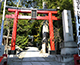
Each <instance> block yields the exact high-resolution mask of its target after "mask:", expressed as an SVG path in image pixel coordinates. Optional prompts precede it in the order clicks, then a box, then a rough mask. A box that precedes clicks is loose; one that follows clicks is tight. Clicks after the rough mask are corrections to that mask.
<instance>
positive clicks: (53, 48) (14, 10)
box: [6, 8, 59, 51]
mask: <svg viewBox="0 0 80 65" xmlns="http://www.w3.org/2000/svg"><path fill="white" fill-rule="evenodd" d="M8 11H10V12H15V14H12V15H6V18H14V23H13V32H12V40H11V51H14V50H15V43H16V32H17V23H18V19H32V18H31V16H22V15H19V13H31V12H32V11H31V10H20V9H13V8H9V9H8ZM37 14H48V16H37V17H36V18H35V19H36V20H49V33H50V46H51V50H52V51H55V43H54V31H53V20H59V19H58V18H57V17H55V16H52V14H57V11H50V10H37Z"/></svg>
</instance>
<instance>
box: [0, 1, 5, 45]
mask: <svg viewBox="0 0 80 65" xmlns="http://www.w3.org/2000/svg"><path fill="white" fill-rule="evenodd" d="M5 7H6V0H5V1H4V9H3V18H2V25H1V35H0V45H2V38H3V29H4V18H5Z"/></svg>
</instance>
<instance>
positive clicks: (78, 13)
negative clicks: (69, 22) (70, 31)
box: [73, 0, 80, 56]
mask: <svg viewBox="0 0 80 65" xmlns="http://www.w3.org/2000/svg"><path fill="white" fill-rule="evenodd" d="M73 6H74V14H75V21H76V30H77V44H78V55H79V56H80V0H73Z"/></svg>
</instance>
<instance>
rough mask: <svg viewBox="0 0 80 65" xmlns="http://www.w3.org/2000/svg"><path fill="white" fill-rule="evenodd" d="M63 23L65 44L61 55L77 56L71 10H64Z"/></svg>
mask: <svg viewBox="0 0 80 65" xmlns="http://www.w3.org/2000/svg"><path fill="white" fill-rule="evenodd" d="M62 21H63V33H64V42H63V43H61V54H75V53H77V44H76V43H75V42H74V39H73V28H72V20H71V11H70V10H63V12H62Z"/></svg>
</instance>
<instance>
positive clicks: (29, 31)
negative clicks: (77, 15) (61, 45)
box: [0, 0, 76, 48]
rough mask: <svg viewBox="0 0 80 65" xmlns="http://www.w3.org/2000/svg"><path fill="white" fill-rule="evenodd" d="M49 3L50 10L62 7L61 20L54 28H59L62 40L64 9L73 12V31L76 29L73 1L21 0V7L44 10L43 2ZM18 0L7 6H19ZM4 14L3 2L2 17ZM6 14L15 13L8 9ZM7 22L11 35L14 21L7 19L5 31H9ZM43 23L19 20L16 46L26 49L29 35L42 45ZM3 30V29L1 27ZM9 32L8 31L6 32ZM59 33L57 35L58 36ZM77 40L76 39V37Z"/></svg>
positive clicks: (59, 13) (55, 23)
mask: <svg viewBox="0 0 80 65" xmlns="http://www.w3.org/2000/svg"><path fill="white" fill-rule="evenodd" d="M44 1H45V2H47V8H48V9H57V7H60V9H59V10H58V16H57V17H58V18H60V19H61V20H60V21H54V22H53V23H54V26H55V28H57V31H58V32H59V33H60V36H61V38H63V33H62V32H63V30H62V29H63V28H62V14H61V13H62V11H63V10H64V9H67V10H71V13H72V23H73V29H75V27H76V26H75V22H74V15H73V14H74V13H73V2H72V0H33V1H27V0H21V1H20V4H19V7H28V8H29V5H30V7H33V8H39V9H42V8H43V7H42V3H43V2H44ZM33 2H34V3H36V5H35V6H32V3H33ZM16 3H17V2H16V0H8V1H7V5H8V6H17V5H16ZM2 13H3V2H2V7H1V13H0V15H2ZM6 14H14V13H13V12H8V10H7V9H6ZM20 14H21V15H29V14H24V13H23V14H22V13H20ZM1 19H2V17H0V25H1V22H2V21H1ZM7 22H8V23H9V24H8V25H10V34H12V28H13V19H9V20H8V21H6V19H5V24H4V25H5V26H4V30H7V27H6V24H7ZM41 22H43V21H42V20H18V25H17V39H16V44H17V45H19V46H20V47H21V48H25V46H27V45H28V40H29V38H28V35H33V36H34V44H36V43H39V44H41V40H42V24H43V23H41ZM0 29H1V27H0ZM6 32H7V31H6ZM6 32H5V31H4V35H6ZM75 32H76V30H74V36H76V35H75ZM56 34H57V33H55V35H56ZM75 38H76V37H75ZM55 39H56V40H57V39H58V38H57V37H55Z"/></svg>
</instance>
